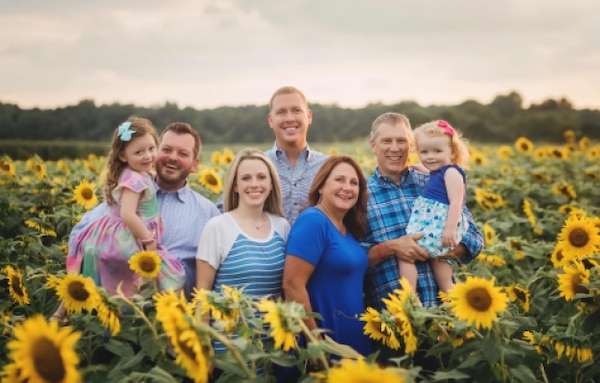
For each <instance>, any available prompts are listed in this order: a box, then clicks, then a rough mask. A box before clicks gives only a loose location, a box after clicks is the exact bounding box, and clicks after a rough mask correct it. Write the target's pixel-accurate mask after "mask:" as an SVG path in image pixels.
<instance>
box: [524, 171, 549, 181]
mask: <svg viewBox="0 0 600 383" xmlns="http://www.w3.org/2000/svg"><path fill="white" fill-rule="evenodd" d="M529 176H530V178H531V179H532V180H534V181H539V182H552V178H551V177H550V176H549V175H548V174H546V173H544V172H541V171H537V170H534V171H532V172H531V173H530V174H529Z"/></svg>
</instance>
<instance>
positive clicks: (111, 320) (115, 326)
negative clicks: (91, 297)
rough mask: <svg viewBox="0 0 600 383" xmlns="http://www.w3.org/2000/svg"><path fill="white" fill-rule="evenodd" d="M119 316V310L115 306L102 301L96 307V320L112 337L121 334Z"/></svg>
mask: <svg viewBox="0 0 600 383" xmlns="http://www.w3.org/2000/svg"><path fill="white" fill-rule="evenodd" d="M119 314H120V312H119V308H118V307H117V306H116V305H113V304H109V303H107V302H106V301H104V300H102V302H101V303H100V304H99V305H98V307H96V318H97V319H98V321H100V323H101V324H102V326H104V327H105V328H106V329H107V330H108V331H109V332H110V335H112V336H115V335H117V334H118V333H119V332H121V320H120V317H119Z"/></svg>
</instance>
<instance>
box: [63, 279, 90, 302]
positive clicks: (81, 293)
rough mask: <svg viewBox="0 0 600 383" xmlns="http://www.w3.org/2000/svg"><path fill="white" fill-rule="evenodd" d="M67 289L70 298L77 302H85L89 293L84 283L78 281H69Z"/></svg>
mask: <svg viewBox="0 0 600 383" xmlns="http://www.w3.org/2000/svg"><path fill="white" fill-rule="evenodd" d="M68 291H69V295H70V296H71V298H73V299H75V300H76V301H79V302H85V301H86V300H87V299H88V298H89V296H90V293H89V292H88V291H87V290H86V288H85V286H84V284H83V283H81V282H79V281H73V282H71V283H69V286H68Z"/></svg>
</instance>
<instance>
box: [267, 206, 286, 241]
mask: <svg viewBox="0 0 600 383" xmlns="http://www.w3.org/2000/svg"><path fill="white" fill-rule="evenodd" d="M268 215H269V218H270V219H271V222H272V223H273V229H274V231H275V232H277V234H279V236H280V237H281V238H282V239H283V241H284V242H286V241H287V239H288V236H289V234H290V223H289V222H288V221H287V219H285V218H283V217H280V216H277V215H274V214H271V213H268Z"/></svg>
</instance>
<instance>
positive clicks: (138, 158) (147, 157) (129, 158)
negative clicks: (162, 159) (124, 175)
mask: <svg viewBox="0 0 600 383" xmlns="http://www.w3.org/2000/svg"><path fill="white" fill-rule="evenodd" d="M119 159H120V160H121V161H123V162H125V163H126V164H127V165H128V166H129V167H130V168H131V169H133V170H135V171H138V172H148V171H150V170H151V169H152V166H154V162H155V161H156V141H155V139H154V137H153V136H152V135H151V134H144V135H133V138H132V139H131V141H130V142H129V143H128V144H127V146H126V147H125V148H124V149H123V150H121V152H120V153H119Z"/></svg>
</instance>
